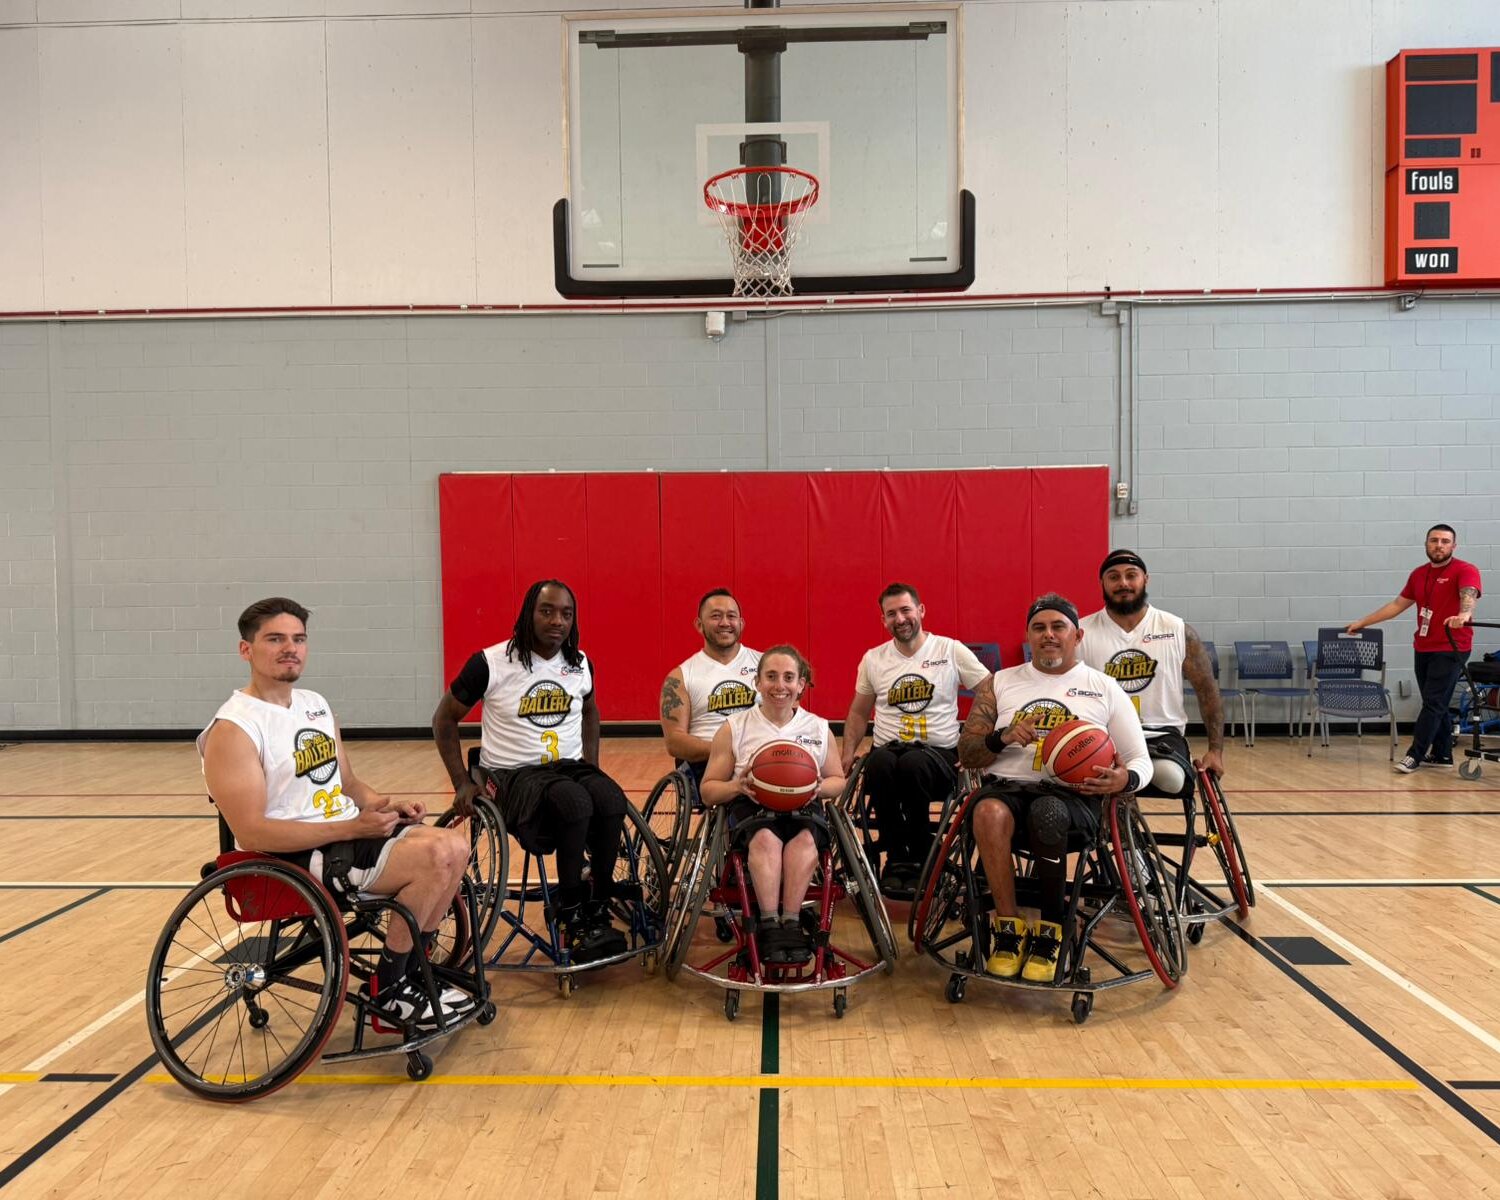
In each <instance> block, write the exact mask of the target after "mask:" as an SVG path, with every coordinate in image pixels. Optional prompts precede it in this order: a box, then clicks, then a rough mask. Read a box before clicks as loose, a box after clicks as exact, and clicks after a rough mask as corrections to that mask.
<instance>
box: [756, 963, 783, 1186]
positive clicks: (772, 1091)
mask: <svg viewBox="0 0 1500 1200" xmlns="http://www.w3.org/2000/svg"><path fill="white" fill-rule="evenodd" d="M765 998H766V1000H765V1005H764V1007H763V1008H762V1009H761V1019H760V1073H761V1074H762V1075H779V1074H780V1073H781V996H780V994H779V993H777V992H766V993H765ZM780 1160H781V1089H780V1088H761V1089H760V1113H759V1125H758V1128H757V1129H756V1137H755V1200H777V1197H778V1196H779V1195H780V1194H781V1162H780Z"/></svg>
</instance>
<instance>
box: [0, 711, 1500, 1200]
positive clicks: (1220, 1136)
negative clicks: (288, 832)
mask: <svg viewBox="0 0 1500 1200" xmlns="http://www.w3.org/2000/svg"><path fill="white" fill-rule="evenodd" d="M351 753H352V755H353V757H354V760H355V763H356V766H357V768H358V770H359V773H360V774H361V776H363V777H364V778H366V779H368V780H369V781H370V782H372V783H373V784H374V785H375V786H377V787H379V788H382V789H384V790H387V791H391V792H402V793H407V794H419V795H422V796H424V797H426V799H427V801H428V803H429V805H431V806H433V807H438V808H440V807H441V806H442V805H443V803H444V801H445V799H446V795H445V793H444V791H443V788H442V784H443V782H444V776H443V774H442V771H441V768H440V766H439V764H438V759H437V755H436V753H435V752H434V751H433V749H432V748H431V746H430V745H428V744H426V743H418V742H355V743H352V745H351ZM604 756H605V763H604V765H605V767H606V768H607V769H609V770H610V771H611V772H612V773H613V774H614V775H615V776H616V778H618V779H619V780H620V781H621V782H622V784H624V785H625V786H626V788H627V789H629V790H631V791H632V792H633V793H634V794H635V797H636V799H637V800H640V799H643V798H644V794H645V792H646V790H647V789H648V788H649V787H650V785H651V783H652V782H653V781H654V780H655V779H656V778H657V777H658V776H659V775H660V774H661V773H662V772H663V771H664V770H665V768H666V766H667V762H666V758H665V756H664V754H663V753H662V751H661V749H660V744H659V743H658V742H655V741H646V740H614V741H608V742H606V745H605V751H604ZM1229 767H1230V773H1229V775H1228V776H1227V777H1226V779H1225V788H1226V793H1227V795H1228V798H1229V800H1230V802H1231V804H1232V806H1233V809H1234V811H1235V813H1236V815H1237V818H1238V823H1239V826H1240V832H1241V836H1242V837H1243V839H1244V841H1245V844H1246V849H1247V854H1248V857H1249V860H1250V863H1251V866H1252V867H1253V869H1254V873H1255V876H1256V878H1257V882H1258V891H1259V897H1260V903H1259V906H1258V907H1257V909H1256V910H1255V912H1254V914H1253V916H1252V918H1251V919H1250V920H1249V921H1248V922H1247V923H1246V924H1245V926H1244V928H1243V929H1241V928H1239V927H1238V926H1233V925H1228V924H1223V923H1220V924H1216V925H1214V926H1212V927H1210V928H1209V929H1208V931H1207V935H1206V936H1205V938H1204V939H1203V942H1202V944H1201V945H1199V946H1197V947H1195V948H1194V949H1193V950H1192V953H1191V956H1190V971H1189V973H1188V975H1187V977H1186V979H1185V981H1184V983H1183V985H1182V986H1181V987H1180V988H1178V989H1177V990H1176V991H1175V992H1173V993H1170V994H1169V993H1165V992H1163V991H1162V990H1161V989H1160V988H1159V987H1157V986H1156V985H1155V983H1147V984H1142V985H1137V986H1134V987H1130V988H1125V989H1121V990H1117V991H1111V992H1105V993H1102V994H1100V995H1099V997H1098V999H1097V1003H1096V1005H1095V1008H1094V1013H1093V1016H1092V1017H1091V1018H1090V1019H1089V1021H1088V1022H1087V1024H1085V1025H1083V1026H1075V1025H1073V1024H1072V1023H1071V1021H1070V1020H1069V1017H1068V1013H1067V1006H1066V997H1065V996H1056V997H1036V998H1033V997H1031V996H1026V995H1019V994H1017V993H1016V992H1014V991H1011V990H1005V989H1000V988H995V987H986V986H982V985H978V984H974V985H971V986H970V988H969V990H968V998H967V999H966V1000H965V1001H964V1002H963V1003H962V1004H959V1005H950V1004H948V1003H947V1002H946V1001H945V1000H944V998H943V985H944V983H945V981H946V974H945V973H944V972H943V971H942V970H941V969H940V968H939V967H938V966H937V965H936V964H934V963H932V962H931V961H930V960H927V959H918V958H916V957H914V956H913V955H912V954H911V953H910V947H909V944H907V943H906V942H905V938H904V925H905V916H906V910H905V908H904V907H903V906H894V907H893V909H892V916H893V919H894V922H895V924H896V925H897V927H898V931H900V932H901V934H902V936H901V939H900V940H901V943H902V945H903V957H902V959H901V961H900V962H899V964H898V966H897V971H896V974H895V976H894V977H891V978H886V977H883V976H881V977H876V978H875V979H874V980H873V981H870V982H867V983H865V984H863V985H862V986H860V987H858V988H856V989H854V991H853V992H852V994H851V997H850V1006H849V1011H848V1015H847V1016H846V1017H845V1018H844V1019H843V1020H835V1019H834V1018H833V1014H832V1011H831V1005H830V1003H829V998H828V996H827V995H826V994H817V995H803V996H787V997H783V998H782V999H781V1002H780V1004H779V1005H778V1004H765V1003H762V1001H761V998H760V997H758V996H755V995H752V994H749V993H747V994H746V995H745V999H744V1007H743V1010H742V1013H741V1015H740V1018H739V1020H738V1021H736V1022H735V1023H733V1024H730V1023H729V1022H727V1021H726V1020H725V1019H724V1016H723V1011H722V994H721V993H720V992H719V991H718V990H717V989H714V988H711V987H708V986H706V985H703V984H700V983H697V982H695V981H693V980H691V979H689V978H686V977H683V978H680V979H679V980H678V982H677V983H675V984H668V983H667V982H665V980H664V979H662V978H660V977H657V978H646V977H645V976H644V975H643V974H642V971H641V970H640V967H639V965H638V964H630V965H627V966H624V967H618V968H614V969H612V970H610V971H609V972H606V973H604V974H603V975H594V976H590V977H587V981H586V982H585V983H584V985H583V986H581V987H580V988H579V990H578V992H577V993H576V994H575V995H574V996H573V997H572V998H571V999H567V1000H564V999H562V998H560V997H559V995H558V993H557V991H556V988H555V987H554V986H553V985H552V984H551V983H550V982H548V981H547V980H544V979H535V978H530V977H521V976H515V975H505V976H497V977H495V978H494V984H495V991H496V998H497V1000H498V1002H499V1005H500V1017H499V1020H498V1021H497V1022H496V1023H495V1024H494V1025H492V1026H490V1027H489V1028H487V1029H481V1028H478V1027H475V1026H471V1027H469V1028H467V1029H465V1030H463V1031H462V1032H460V1033H459V1034H457V1035H456V1036H455V1037H454V1038H453V1039H452V1040H451V1041H448V1042H445V1043H440V1044H439V1045H438V1046H437V1047H436V1048H435V1049H436V1053H435V1055H434V1057H435V1059H436V1062H437V1069H436V1073H435V1075H434V1077H433V1078H432V1079H430V1080H429V1081H427V1082H426V1083H423V1084H414V1083H410V1082H409V1081H408V1080H407V1079H406V1077H405V1075H404V1074H403V1063H402V1060H401V1059H400V1058H399V1057H397V1058H392V1059H376V1060H373V1062H372V1063H361V1064H355V1065H356V1066H358V1067H363V1068H365V1069H366V1070H367V1071H368V1072H369V1073H368V1074H358V1075H355V1074H347V1073H345V1074H338V1075H332V1074H330V1073H329V1072H326V1071H323V1070H322V1069H320V1068H317V1067H315V1068H314V1069H313V1070H311V1071H309V1072H308V1073H307V1074H305V1075H304V1076H302V1078H301V1079H299V1080H298V1081H297V1082H296V1083H294V1084H293V1085H292V1086H290V1087H288V1088H286V1089H284V1090H283V1091H281V1092H279V1093H277V1094H276V1095H274V1096H272V1097H270V1098H268V1099H266V1100H262V1101H259V1102H255V1103H251V1104H247V1105H241V1106H219V1105H213V1104H208V1103H205V1102H202V1101H199V1100H196V1099H194V1098H193V1097H192V1096H191V1095H190V1094H189V1093H187V1092H186V1091H184V1090H183V1089H182V1088H180V1087H178V1086H177V1085H176V1084H175V1083H173V1082H171V1081H170V1080H169V1079H168V1078H167V1077H166V1076H165V1075H164V1074H163V1073H162V1072H161V1068H160V1066H159V1064H157V1063H156V1062H155V1061H154V1059H153V1057H152V1055H151V1049H150V1043H149V1041H148V1038H147V1034H146V1029H145V1021H144V1015H143V1009H142V1004H141V995H142V987H143V984H144V974H145V970H146V963H147V958H148V955H149V954H150V951H151V947H152V945H153V943H154V941H155V939H156V936H157V934H158V932H159V931H160V929H161V927H162V925H163V923H164V922H165V919H166V917H167V914H168V913H169V911H170V910H171V908H172V907H173V905H174V904H175V903H176V901H177V899H178V898H179V897H180V896H181V894H182V893H183V892H184V890H185V889H186V888H187V887H189V886H190V885H191V884H192V883H193V882H194V881H195V880H196V878H197V874H198V867H199V865H200V864H201V863H203V862H204V861H205V860H207V859H209V858H211V857H212V855H213V852H214V849H215V847H216V839H215V833H214V825H213V821H212V816H211V813H210V811H209V810H208V808H207V805H206V804H205V802H204V799H203V790H202V781H201V778H200V776H199V774H198V765H197V759H196V756H195V754H194V751H193V749H192V747H191V746H185V745H136V744H129V745H117V744H109V745H90V746H57V745H38V744H23V745H14V746H10V747H8V748H5V749H4V750H3V751H0V829H3V830H4V836H3V841H0V979H3V980H4V988H3V992H0V1187H5V1186H8V1187H9V1188H10V1189H12V1190H13V1191H14V1192H15V1194H17V1195H26V1196H44V1195H45V1196H52V1195H56V1196H93V1195H108V1196H111V1197H117V1198H126V1197H136V1196H172V1197H178V1198H180V1197H191V1196H198V1195H204V1194H207V1193H209V1192H212V1193H214V1194H215V1195H217V1196H221V1197H225V1198H232V1197H240V1196H245V1197H252V1196H253V1197H262V1196H265V1195H287V1194H296V1195H317V1196H319V1197H340V1196H358V1197H360V1198H361V1200H372V1198H373V1197H379V1196H392V1197H396V1196H400V1197H408V1196H428V1195H433V1196H435V1195H443V1196H467V1195H475V1196H479V1195H485V1196H489V1195H494V1194H501V1195H530V1196H537V1197H567V1198H569V1200H573V1198H576V1197H583V1196H596V1195H606V1196H615V1197H633V1196H653V1197H655V1196H674V1197H675V1196H683V1197H698V1196H709V1195H712V1196H716V1197H726V1198H728V1197H739V1196H745V1197H752V1196H753V1197H757V1198H760V1197H774V1196H786V1197H819V1198H826V1200H834V1198H838V1197H849V1198H851V1200H853V1198H858V1200H868V1198H878V1197H929V1196H930V1197H936V1196H946V1195H962V1196H964V1197H990V1196H1005V1197H1013V1196H1026V1197H1029V1196H1037V1197H1042V1196H1080V1197H1082V1196H1099V1197H1111V1198H1113V1197H1144V1198H1152V1200H1155V1198H1167V1197H1173V1198H1175V1197H1196V1196H1205V1197H1217V1196H1226V1197H1227V1196H1235V1197H1246V1196H1251V1197H1277V1198H1281V1197H1289V1196H1308V1197H1319V1198H1323V1197H1351V1198H1356V1197H1357V1198H1359V1200H1366V1198H1368V1197H1374V1196H1383V1197H1442V1198H1443V1200H1457V1198H1459V1197H1469V1196H1490V1197H1494V1196H1497V1195H1500V986H1497V984H1500V795H1497V793H1496V791H1495V786H1494V785H1495V783H1497V782H1500V766H1496V767H1492V768H1490V769H1489V770H1488V771H1487V772H1486V774H1485V775H1484V777H1483V778H1482V779H1481V780H1479V781H1475V782H1465V781H1463V780H1461V779H1460V778H1459V777H1458V775H1457V773H1456V772H1455V771H1453V770H1451V769H1450V770H1423V771H1422V772H1420V773H1419V774H1417V775H1415V776H1412V777H1403V776H1397V775H1393V774H1392V772H1391V770H1390V766H1389V764H1388V763H1387V761H1386V757H1385V747H1384V745H1383V744H1382V741H1381V739H1380V738H1379V737H1378V736H1375V737H1370V738H1367V739H1366V740H1365V741H1364V742H1362V743H1361V742H1359V741H1357V740H1355V739H1354V738H1352V737H1340V738H1336V739H1335V740H1334V745H1333V747H1332V748H1331V749H1329V750H1318V751H1316V752H1315V754H1314V757H1313V758H1312V759H1311V760H1309V759H1307V758H1306V757H1304V756H1303V753H1302V747H1301V745H1300V744H1295V745H1294V744H1289V743H1287V742H1285V741H1283V740H1281V739H1265V738H1263V739H1262V740H1261V742H1260V744H1259V745H1258V746H1257V747H1256V748H1255V749H1254V750H1253V751H1247V750H1245V749H1244V748H1242V747H1240V746H1238V745H1231V749H1230V759H1229ZM1204 869H1209V868H1208V864H1207V863H1206V862H1205V864H1204ZM841 922H842V924H843V927H844V928H845V929H848V928H849V927H851V926H855V925H856V924H857V919H856V918H855V917H854V916H853V915H852V913H845V914H844V915H843V916H842V917H841ZM705 925H706V923H705ZM708 936H709V937H711V933H710V934H709V935H708ZM846 936H850V937H851V940H854V941H857V940H858V936H859V935H857V934H855V935H846ZM1283 939H1297V940H1294V941H1287V940H1283ZM1309 950H1312V951H1319V950H1321V951H1324V952H1331V954H1332V956H1336V958H1337V960H1338V961H1336V962H1332V963H1328V964H1327V965H1309V964H1307V963H1305V962H1303V961H1302V960H1303V959H1304V958H1305V957H1306V954H1305V952H1307V951H1309ZM1323 957H1324V958H1328V957H1329V955H1328V954H1326V953H1325V954H1323ZM344 1023H345V1026H347V1024H348V1017H347V1016H346V1017H345V1018H344ZM341 1033H344V1034H347V1029H343V1030H341ZM336 1036H337V1035H336Z"/></svg>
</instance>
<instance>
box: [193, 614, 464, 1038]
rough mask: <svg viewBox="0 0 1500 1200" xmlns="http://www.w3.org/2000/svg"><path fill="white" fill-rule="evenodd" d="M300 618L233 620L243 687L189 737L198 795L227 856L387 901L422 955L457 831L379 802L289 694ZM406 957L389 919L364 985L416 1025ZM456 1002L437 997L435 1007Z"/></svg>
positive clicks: (306, 704)
mask: <svg viewBox="0 0 1500 1200" xmlns="http://www.w3.org/2000/svg"><path fill="white" fill-rule="evenodd" d="M308 616H309V614H308V611H307V609H305V608H303V607H302V605H300V604H298V603H297V602H296V601H295V600H288V599H286V598H285V597H280V596H273V597H271V598H270V599H267V600H262V601H260V602H259V603H257V604H252V605H251V606H250V607H249V608H247V609H246V610H245V611H244V612H243V613H241V614H240V620H239V632H240V657H241V658H242V659H244V660H245V661H246V662H247V663H249V664H250V682H249V684H248V685H247V686H246V687H244V688H242V689H241V690H239V691H237V692H234V693H233V694H232V695H231V696H230V697H229V699H228V700H227V701H226V702H225V703H224V705H223V706H222V707H221V708H220V709H219V711H218V712H217V713H216V714H215V715H214V719H213V720H212V721H211V722H209V725H208V728H206V729H205V730H204V731H203V732H202V733H201V734H199V735H198V752H199V753H200V754H201V755H202V757H203V777H204V779H205V780H206V781H207V784H208V792H209V795H210V796H212V797H213V801H214V804H215V805H217V807H218V809H219V812H220V813H221V814H222V815H223V817H224V820H225V821H226V822H227V823H228V825H229V828H230V830H231V832H233V834H234V841H235V845H236V847H238V848H239V849H241V850H255V851H259V852H261V853H264V854H274V855H276V856H277V857H279V858H285V859H287V860H289V861H291V862H294V863H296V864H297V865H299V866H301V867H303V868H304V869H305V870H307V871H308V872H310V873H311V874H312V875H313V877H314V878H317V879H320V880H321V881H322V882H323V884H324V886H325V887H327V888H328V889H329V890H330V891H331V892H334V893H338V892H340V891H342V890H343V888H344V884H345V882H346V881H347V883H348V886H349V887H350V888H351V889H352V890H353V891H355V892H356V893H366V894H369V895H376V896H394V897H395V898H396V899H397V900H399V901H400V902H401V903H402V904H403V905H405V906H406V907H407V908H408V909H410V910H411V913H412V915H413V916H414V917H415V918H416V920H417V924H418V926H419V927H420V928H421V930H422V931H423V940H424V942H426V943H427V945H428V948H429V949H430V948H431V936H432V935H433V934H434V933H435V931H436V930H437V928H438V925H439V924H440V923H441V922H442V919H443V916H444V914H445V913H446V912H447V911H448V907H449V905H450V904H451V903H452V900H453V895H454V893H455V892H456V891H457V890H458V883H459V879H460V878H461V877H462V875H463V872H464V868H465V866H466V865H467V864H468V861H469V840H468V832H467V830H466V829H465V828H463V827H458V828H454V829H437V828H434V827H432V826H428V825H423V824H422V823H421V822H422V818H423V817H424V816H425V815H426V809H425V807H424V806H423V805H422V803H421V801H418V800H392V799H387V798H386V797H385V796H382V795H381V794H380V793H379V792H377V791H376V790H375V789H374V788H372V787H370V786H369V785H368V784H366V783H365V782H364V781H363V780H361V779H359V778H357V777H356V776H355V774H354V771H353V768H351V767H350V765H349V759H348V756H347V754H346V753H345V751H344V745H343V741H342V740H341V738H340V737H339V729H338V724H337V722H336V721H335V720H334V718H333V712H332V710H331V709H330V708H329V705H328V701H327V700H325V699H323V697H322V696H320V695H319V694H318V693H317V692H311V691H307V690H305V689H303V688H298V687H295V686H293V685H294V684H296V683H297V681H298V680H299V679H300V678H301V677H302V671H303V668H304V667H305V666H306V663H307V619H308ZM413 948H414V947H413V945H412V939H411V932H410V930H409V929H408V927H407V926H406V924H405V923H404V922H402V921H392V922H391V923H390V928H389V932H388V933H387V935H386V942H385V948H384V949H383V950H382V952H381V955H380V961H379V962H378V963H377V964H376V967H375V974H374V978H373V980H372V981H371V983H370V985H369V987H370V995H371V997H372V998H374V999H376V1000H377V1001H378V1003H379V1004H380V1005H381V1006H382V1007H383V1008H386V1009H388V1010H390V1011H391V1012H393V1013H394V1014H396V1015H397V1016H399V1017H401V1018H402V1019H403V1020H405V1021H408V1022H412V1023H416V1024H419V1025H420V1024H425V1023H430V1022H432V1020H433V1016H432V1014H431V1013H430V1011H429V1008H430V1006H429V1003H428V997H427V993H426V991H425V989H424V988H423V987H422V985H421V984H419V982H418V980H419V979H420V977H421V976H420V971H421V966H420V963H414V962H413V961H412V960H413V958H414V956H413V954H412V950H413ZM467 1002H468V1001H467V997H466V996H465V994H464V993H463V992H462V991H460V990H459V989H457V988H447V989H444V990H443V993H442V996H441V1003H442V1004H443V1005H444V1006H445V1007H446V1008H449V1009H454V1008H456V1007H459V1006H461V1005H464V1004H466V1003H467ZM375 1019H376V1022H377V1025H376V1027H377V1028H378V1029H379V1030H380V1031H381V1032H394V1031H395V1027H394V1026H387V1025H384V1024H381V1023H380V1022H379V1018H378V1017H377V1018H375Z"/></svg>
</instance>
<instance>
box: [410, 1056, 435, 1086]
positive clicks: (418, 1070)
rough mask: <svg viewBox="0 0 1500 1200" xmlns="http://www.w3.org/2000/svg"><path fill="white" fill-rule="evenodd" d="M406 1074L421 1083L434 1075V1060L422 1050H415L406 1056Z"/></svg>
mask: <svg viewBox="0 0 1500 1200" xmlns="http://www.w3.org/2000/svg"><path fill="white" fill-rule="evenodd" d="M406 1073H407V1075H409V1076H411V1078H413V1079H416V1080H419V1081H420V1080H423V1079H426V1078H427V1077H428V1076H429V1075H431V1074H432V1059H430V1058H428V1057H427V1055H425V1054H423V1053H422V1052H421V1051H420V1050H413V1051H412V1052H411V1053H410V1054H408V1055H407V1056H406Z"/></svg>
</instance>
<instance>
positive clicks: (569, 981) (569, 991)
mask: <svg viewBox="0 0 1500 1200" xmlns="http://www.w3.org/2000/svg"><path fill="white" fill-rule="evenodd" d="M557 990H558V991H559V992H561V993H562V998H563V999H564V1000H566V999H568V998H569V997H570V996H572V995H573V977H572V976H571V975H559V976H558V977H557Z"/></svg>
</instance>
